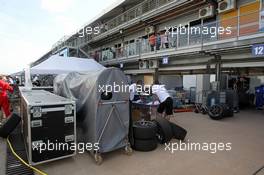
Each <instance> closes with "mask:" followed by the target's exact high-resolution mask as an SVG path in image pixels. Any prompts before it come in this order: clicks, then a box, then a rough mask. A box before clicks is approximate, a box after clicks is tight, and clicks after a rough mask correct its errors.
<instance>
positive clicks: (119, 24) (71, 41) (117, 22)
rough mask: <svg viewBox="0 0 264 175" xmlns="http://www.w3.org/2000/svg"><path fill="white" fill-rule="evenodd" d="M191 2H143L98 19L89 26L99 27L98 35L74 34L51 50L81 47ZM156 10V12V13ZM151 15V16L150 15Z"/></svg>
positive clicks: (146, 0) (159, 0)
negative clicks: (112, 16) (110, 16)
mask: <svg viewBox="0 0 264 175" xmlns="http://www.w3.org/2000/svg"><path fill="white" fill-rule="evenodd" d="M187 2H192V0H144V1H143V2H141V3H139V4H137V5H135V6H133V7H131V8H129V9H128V10H127V11H125V12H123V13H120V14H119V15H117V16H115V17H114V18H111V19H110V20H103V21H102V20H101V19H100V18H99V19H98V20H96V21H95V22H93V23H92V24H90V25H91V26H99V27H100V29H101V30H100V34H90V35H85V36H84V37H79V36H78V34H74V35H72V36H71V37H67V38H63V39H62V40H59V41H58V42H57V43H56V44H54V46H53V48H52V50H53V52H56V51H58V50H60V49H61V48H63V47H73V48H74V47H75V48H77V47H82V46H84V45H86V44H87V43H89V42H90V41H94V40H96V39H101V38H104V37H107V35H110V34H111V33H113V32H116V31H117V32H118V31H119V30H120V29H121V28H122V29H123V28H125V27H126V26H132V25H134V24H136V23H138V22H139V21H144V18H145V17H146V18H147V17H149V16H152V15H153V14H158V12H159V11H160V12H163V11H164V10H167V9H170V8H172V7H175V6H179V5H180V4H182V5H183V4H184V3H187ZM157 10H158V11H157ZM152 13H153V14H152Z"/></svg>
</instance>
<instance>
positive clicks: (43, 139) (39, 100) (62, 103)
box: [20, 88, 76, 165]
mask: <svg viewBox="0 0 264 175" xmlns="http://www.w3.org/2000/svg"><path fill="white" fill-rule="evenodd" d="M20 95H21V103H20V105H21V106H20V107H21V108H20V109H21V110H20V112H21V117H22V134H23V137H24V139H25V145H26V151H27V156H28V161H29V164H30V165H37V164H41V163H45V162H50V161H54V160H58V159H62V158H66V157H70V156H74V155H75V154H76V149H75V148H76V106H75V102H74V101H72V100H70V99H67V98H64V97H60V96H58V95H55V94H52V93H50V92H48V91H45V90H27V89H25V88H20Z"/></svg>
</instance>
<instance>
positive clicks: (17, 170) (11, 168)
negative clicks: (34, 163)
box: [6, 127, 34, 175]
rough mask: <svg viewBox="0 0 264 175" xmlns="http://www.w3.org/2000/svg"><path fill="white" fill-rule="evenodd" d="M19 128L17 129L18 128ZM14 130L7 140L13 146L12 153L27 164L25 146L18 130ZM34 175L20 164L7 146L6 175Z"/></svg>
mask: <svg viewBox="0 0 264 175" xmlns="http://www.w3.org/2000/svg"><path fill="white" fill-rule="evenodd" d="M18 128H19V127H18ZM18 128H17V129H16V130H15V131H14V132H13V133H12V134H11V135H10V136H9V140H10V142H11V144H12V146H13V149H14V151H15V152H16V153H17V155H19V156H20V157H21V158H22V159H23V160H25V161H26V162H27V155H26V150H25V144H24V140H23V136H22V134H21V132H20V129H18ZM17 174H19V175H34V173H33V171H32V169H30V168H29V167H27V166H26V165H24V164H23V163H22V162H20V161H19V160H18V159H17V158H16V157H15V156H14V155H13V153H12V152H11V150H10V148H9V146H7V152H6V175H17Z"/></svg>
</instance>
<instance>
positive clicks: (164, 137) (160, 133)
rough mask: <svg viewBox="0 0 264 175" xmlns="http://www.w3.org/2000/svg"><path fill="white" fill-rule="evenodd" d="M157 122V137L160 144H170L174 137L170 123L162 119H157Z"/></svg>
mask: <svg viewBox="0 0 264 175" xmlns="http://www.w3.org/2000/svg"><path fill="white" fill-rule="evenodd" d="M155 121H156V123H157V134H156V136H157V139H158V141H159V143H161V144H164V143H167V142H169V141H170V140H171V139H172V137H173V132H172V128H171V125H170V122H169V121H168V120H166V119H164V118H162V117H157V119H156V120H155Z"/></svg>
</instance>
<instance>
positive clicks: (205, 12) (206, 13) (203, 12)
mask: <svg viewBox="0 0 264 175" xmlns="http://www.w3.org/2000/svg"><path fill="white" fill-rule="evenodd" d="M214 15H215V10H214V6H212V5H208V6H206V7H204V8H201V9H200V10H199V18H200V19H202V18H209V17H212V16H214Z"/></svg>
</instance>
